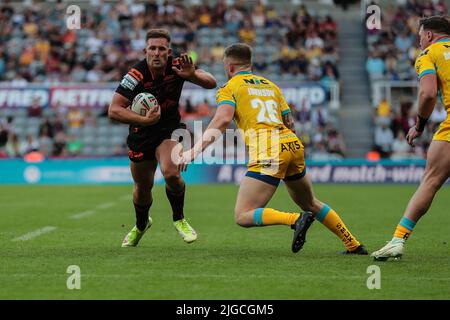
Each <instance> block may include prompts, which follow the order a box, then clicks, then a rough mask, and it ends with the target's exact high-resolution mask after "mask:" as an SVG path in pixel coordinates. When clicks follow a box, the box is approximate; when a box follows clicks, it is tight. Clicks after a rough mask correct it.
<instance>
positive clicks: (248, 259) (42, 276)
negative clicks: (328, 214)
mask: <svg viewBox="0 0 450 320" xmlns="http://www.w3.org/2000/svg"><path fill="white" fill-rule="evenodd" d="M415 189H416V186H389V185H381V186H369V185H363V186H357V185H316V186H315V191H316V194H317V196H318V198H319V199H321V200H322V201H324V202H327V203H328V204H329V205H330V206H332V207H333V208H334V209H335V210H336V211H338V213H339V214H340V215H341V217H342V218H343V219H344V221H345V223H346V224H347V226H348V227H349V228H350V230H351V231H352V232H353V234H354V235H356V236H357V237H358V238H359V239H360V241H361V242H362V243H364V244H365V245H366V247H367V248H368V250H369V251H374V250H376V249H378V248H379V247H380V246H382V245H384V243H385V241H387V240H389V239H390V238H391V236H392V232H393V230H394V228H395V226H396V224H397V223H398V221H399V220H400V217H401V213H402V212H403V209H404V207H405V206H406V203H407V201H408V199H409V197H410V196H411V195H412V194H413V192H414V191H415ZM131 191H132V186H1V187H0V219H1V220H0V221H1V222H0V241H1V244H2V248H1V254H0V262H1V263H0V299H302V300H303V299H450V248H449V246H450V215H449V205H450V202H449V200H448V199H449V196H450V188H448V187H446V188H443V189H442V190H441V191H440V192H439V193H438V195H437V197H436V198H435V201H434V203H433V205H432V207H431V209H430V211H429V213H428V214H427V215H426V216H425V217H424V218H423V219H422V220H421V221H420V223H419V224H418V225H417V227H416V230H415V232H414V233H413V235H412V237H411V239H410V240H408V244H407V247H406V254H405V256H404V257H403V259H402V260H400V261H389V262H374V261H372V259H371V258H369V257H367V256H343V255H340V254H339V252H340V251H342V250H343V249H344V247H343V245H342V243H341V242H340V241H339V240H338V239H337V238H336V237H335V236H334V235H333V234H331V233H330V232H329V231H328V230H327V229H326V228H325V227H323V226H322V225H321V224H320V223H319V222H317V221H316V222H315V223H314V224H313V225H312V227H311V229H310V230H309V232H308V236H307V242H306V244H305V246H304V248H303V250H302V251H300V252H299V253H298V254H293V253H291V251H290V245H291V239H292V230H290V229H289V228H287V227H284V226H273V227H264V228H251V229H245V228H241V227H239V226H237V225H236V224H235V223H234V221H233V207H234V203H235V198H236V193H237V186H234V185H205V186H188V189H187V195H186V205H185V211H186V216H187V218H188V219H189V221H190V222H191V223H192V225H193V226H194V228H195V229H196V230H197V232H198V233H199V238H198V240H197V241H196V242H195V243H193V244H189V245H188V244H185V243H184V242H183V241H182V239H181V238H180V237H179V236H178V234H177V233H176V231H175V229H174V228H173V226H172V223H171V221H172V217H171V211H170V206H169V203H168V201H167V199H166V196H165V192H164V189H163V187H161V186H158V187H155V188H154V191H153V196H154V204H153V208H152V209H151V215H152V217H153V221H154V223H153V226H152V228H151V229H150V230H149V232H148V233H147V234H146V235H145V236H144V238H143V239H142V241H141V243H140V245H139V247H137V248H121V247H120V245H121V242H122V239H123V237H124V236H125V234H126V233H127V232H128V230H129V229H130V228H131V227H132V226H133V225H134V211H133V209H132V204H131V200H130V195H131ZM269 205H270V207H274V208H278V209H280V210H286V211H288V210H290V211H295V210H296V207H295V205H294V204H293V203H292V202H291V201H290V200H289V197H288V194H287V192H286V190H285V188H284V186H280V188H279V190H278V191H277V193H276V195H275V197H274V198H273V200H272V201H271V202H270V204H269ZM74 215H75V216H76V217H78V219H74V218H73V216H74ZM49 226H50V227H56V229H54V230H51V231H49V232H47V233H43V234H41V235H39V236H36V234H34V235H35V236H34V237H33V236H30V238H29V239H28V240H16V241H13V240H14V239H16V238H18V237H20V236H23V235H30V232H33V231H36V230H42V228H44V227H49ZM47 231H48V230H47ZM373 264H376V265H378V266H380V268H381V289H379V290H377V289H374V290H369V289H368V288H367V286H366V281H367V279H368V277H369V276H370V275H369V274H368V273H367V267H368V266H370V265H373ZM69 265H77V266H79V267H80V270H81V289H80V290H69V289H67V286H66V281H67V279H68V277H69V276H70V274H68V273H66V270H67V267H68V266H69Z"/></svg>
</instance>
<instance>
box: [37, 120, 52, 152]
mask: <svg viewBox="0 0 450 320" xmlns="http://www.w3.org/2000/svg"><path fill="white" fill-rule="evenodd" d="M38 145H39V152H40V153H42V154H43V155H44V156H45V157H48V156H50V155H51V154H52V148H53V140H52V137H51V136H50V132H49V127H47V126H44V127H42V130H40V133H39V139H38Z"/></svg>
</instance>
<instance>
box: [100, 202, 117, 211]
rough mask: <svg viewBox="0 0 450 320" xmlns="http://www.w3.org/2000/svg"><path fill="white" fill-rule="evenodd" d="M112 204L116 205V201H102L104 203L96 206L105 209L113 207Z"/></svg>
mask: <svg viewBox="0 0 450 320" xmlns="http://www.w3.org/2000/svg"><path fill="white" fill-rule="evenodd" d="M112 206H114V203H113V202H107V203H102V204H100V205H98V206H97V207H96V209H100V210H103V209H108V208H111V207H112Z"/></svg>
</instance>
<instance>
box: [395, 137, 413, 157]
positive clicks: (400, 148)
mask: <svg viewBox="0 0 450 320" xmlns="http://www.w3.org/2000/svg"><path fill="white" fill-rule="evenodd" d="M410 150H411V147H410V146H409V144H408V142H406V139H405V135H404V134H403V132H402V131H398V132H397V137H396V138H395V140H394V142H393V143H392V155H391V159H404V158H409V155H410Z"/></svg>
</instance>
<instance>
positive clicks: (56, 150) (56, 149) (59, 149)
mask: <svg viewBox="0 0 450 320" xmlns="http://www.w3.org/2000/svg"><path fill="white" fill-rule="evenodd" d="M52 155H53V156H54V157H65V156H67V147H66V135H65V134H64V132H58V133H57V134H56V135H55V139H54V141H53V154H52Z"/></svg>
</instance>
